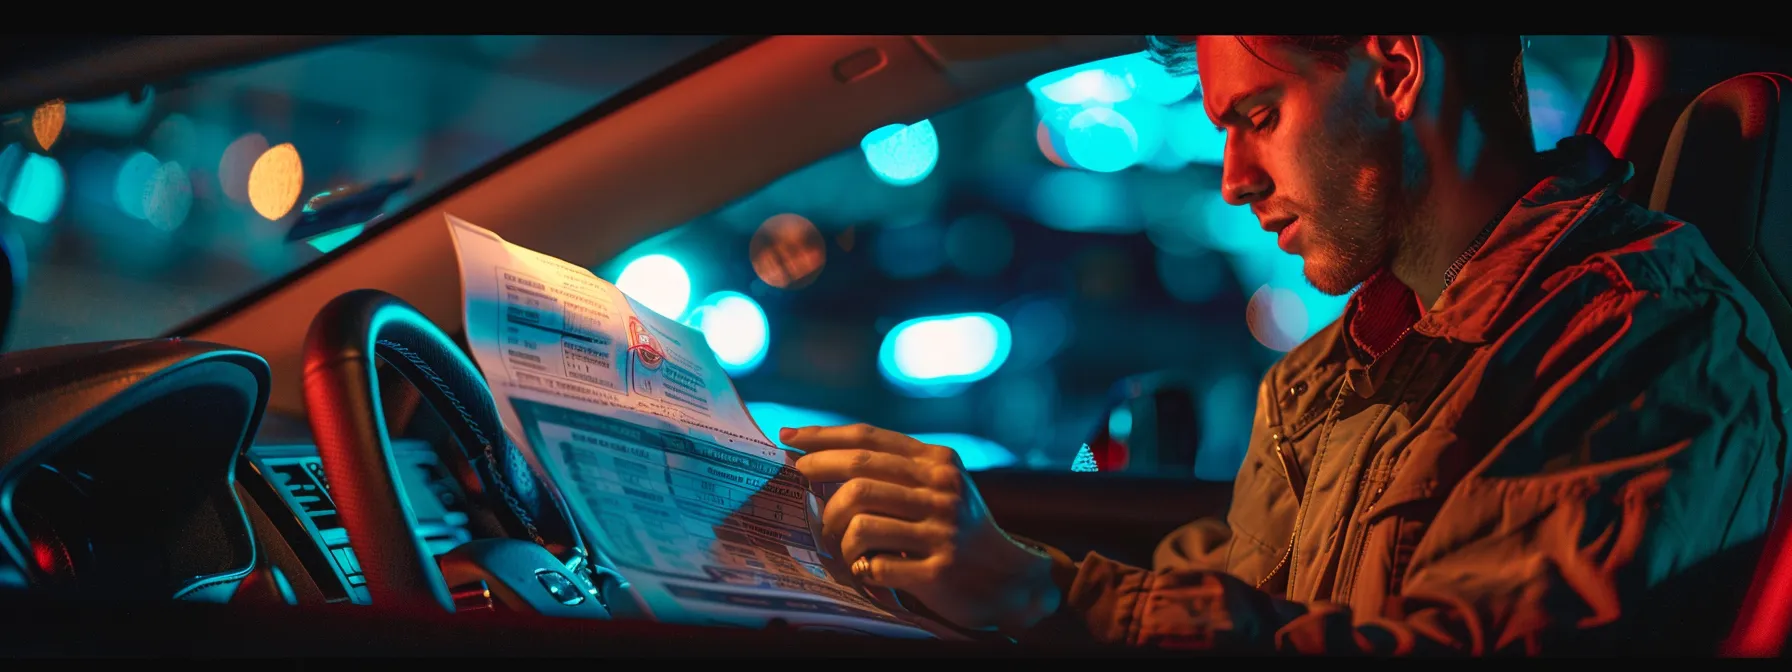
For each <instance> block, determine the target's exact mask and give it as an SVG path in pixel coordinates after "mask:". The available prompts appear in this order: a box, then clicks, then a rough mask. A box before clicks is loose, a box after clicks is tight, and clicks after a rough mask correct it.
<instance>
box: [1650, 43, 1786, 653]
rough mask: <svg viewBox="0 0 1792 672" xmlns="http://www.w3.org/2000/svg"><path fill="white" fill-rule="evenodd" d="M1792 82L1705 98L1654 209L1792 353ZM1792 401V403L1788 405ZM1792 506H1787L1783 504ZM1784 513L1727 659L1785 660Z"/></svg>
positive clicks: (1671, 152)
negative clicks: (1694, 233) (1700, 244)
mask: <svg viewBox="0 0 1792 672" xmlns="http://www.w3.org/2000/svg"><path fill="white" fill-rule="evenodd" d="M1789 91H1792V77H1787V76H1786V75H1783V74H1779V73H1765V72H1763V73H1750V74H1745V75H1738V76H1736V77H1732V78H1730V79H1728V80H1725V81H1723V82H1722V83H1719V84H1718V85H1716V86H1713V87H1711V88H1709V89H1706V90H1705V92H1704V93H1701V94H1699V96H1698V98H1695V99H1694V100H1693V102H1692V103H1691V104H1690V105H1688V106H1687V108H1686V111H1685V112H1684V113H1683V114H1681V115H1680V120H1679V122H1678V123H1676V124H1675V125H1674V131H1673V135H1671V136H1669V138H1668V145H1667V149H1666V150H1665V152H1664V153H1663V155H1662V160H1661V169H1660V171H1659V172H1658V173H1657V174H1656V181H1655V191H1654V193H1653V195H1652V197H1651V198H1650V201H1649V207H1650V208H1651V209H1653V210H1659V211H1662V212H1666V213H1668V214H1670V215H1673V216H1674V217H1677V218H1680V219H1683V220H1685V221H1687V222H1688V223H1690V224H1692V225H1693V226H1697V227H1699V231H1700V232H1701V233H1703V234H1704V236H1705V239H1706V240H1707V241H1708V242H1710V244H1711V247H1712V250H1713V251H1715V252H1716V253H1717V256H1718V257H1719V258H1720V259H1722V260H1723V262H1724V265H1725V266H1727V267H1728V268H1729V269H1730V271H1731V272H1732V273H1734V274H1735V275H1736V277H1737V279H1738V280H1740V281H1741V282H1742V284H1743V285H1744V286H1745V287H1747V288H1748V290H1749V292H1750V293H1752V294H1754V296H1755V298H1756V299H1757V300H1758V301H1760V303H1761V307H1762V308H1764V309H1766V311H1767V316H1768V320H1769V321H1770V322H1772V324H1773V330H1774V334H1775V335H1776V336H1778V337H1779V342H1780V349H1781V350H1782V351H1783V352H1788V353H1792V152H1789V151H1781V150H1782V149H1784V148H1786V147H1787V146H1788V145H1789V144H1792V107H1789V106H1788V105H1787V104H1786V101H1785V97H1786V94H1787V93H1788V92H1789ZM1782 403H1792V400H1782ZM1782 509H1783V507H1782ZM1784 513H1785V512H1784V511H1783V510H1782V512H1781V515H1778V516H1776V518H1777V522H1776V524H1775V527H1774V529H1773V531H1772V532H1771V533H1770V535H1769V537H1768V539H1767V540H1766V544H1765V550H1764V554H1763V555H1762V556H1761V558H1762V559H1761V561H1760V564H1759V567H1758V569H1757V571H1756V576H1755V580H1754V583H1753V584H1752V585H1751V586H1750V588H1749V593H1748V597H1747V598H1746V599H1745V601H1744V603H1743V607H1742V610H1741V613H1740V614H1739V615H1738V619H1737V621H1736V623H1735V626H1734V628H1733V630H1732V632H1731V635H1730V640H1729V641H1728V642H1727V643H1726V644H1725V653H1728V654H1731V655H1747V656H1776V655H1779V654H1780V653H1781V650H1782V647H1783V646H1784V644H1785V643H1786V640H1787V636H1788V634H1789V633H1792V548H1789V547H1788V544H1789V543H1792V539H1789V538H1788V532H1792V528H1789V527H1788V525H1787V522H1788V521H1787V516H1785V515H1784Z"/></svg>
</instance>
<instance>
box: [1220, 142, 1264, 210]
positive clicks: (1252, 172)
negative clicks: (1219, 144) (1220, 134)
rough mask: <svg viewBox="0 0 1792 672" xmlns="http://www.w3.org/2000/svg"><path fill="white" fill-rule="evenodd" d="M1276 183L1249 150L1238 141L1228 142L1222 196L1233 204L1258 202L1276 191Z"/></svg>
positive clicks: (1221, 183)
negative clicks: (1240, 145) (1239, 144)
mask: <svg viewBox="0 0 1792 672" xmlns="http://www.w3.org/2000/svg"><path fill="white" fill-rule="evenodd" d="M1274 189H1275V185H1274V183H1273V182H1271V181H1270V179H1269V173H1266V172H1264V171H1263V167H1262V166H1261V165H1258V163H1257V161H1256V160H1255V159H1254V158H1252V157H1251V156H1250V155H1249V152H1248V151H1246V150H1245V149H1243V148H1241V147H1239V146H1238V143H1234V142H1227V143H1226V153H1225V161H1224V162H1223V167H1222V168H1221V172H1220V196H1221V197H1223V198H1225V199H1226V202H1227V203H1229V204H1231V205H1248V204H1251V203H1256V202H1257V201H1261V200H1263V199H1265V198H1267V197H1269V194H1270V192H1271V191H1274Z"/></svg>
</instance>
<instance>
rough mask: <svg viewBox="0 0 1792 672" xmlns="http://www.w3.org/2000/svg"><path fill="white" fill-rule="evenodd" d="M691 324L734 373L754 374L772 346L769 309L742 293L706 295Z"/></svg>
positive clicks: (692, 314)
mask: <svg viewBox="0 0 1792 672" xmlns="http://www.w3.org/2000/svg"><path fill="white" fill-rule="evenodd" d="M687 323H689V324H690V325H691V326H693V327H696V328H697V330H699V331H702V332H703V340H704V342H706V343H708V344H709V349H710V351H711V352H714V353H715V354H716V360H717V361H720V362H721V363H722V368H723V369H726V370H727V371H728V373H729V374H730V375H734V376H743V375H746V374H748V373H752V372H753V370H754V369H756V368H759V365H760V364H761V363H762V362H764V361H765V353H766V350H768V349H769V348H770V346H771V329H770V325H769V323H768V322H767V321H766V318H765V309H763V308H761V307H760V306H759V302H757V301H754V300H753V298H752V297H749V296H747V295H745V294H742V293H740V292H735V291H721V292H716V293H714V294H711V295H709V296H707V297H705V298H704V299H703V301H702V302H700V303H698V304H697V307H696V308H695V309H693V310H692V311H691V317H690V318H689V319H688V320H687Z"/></svg>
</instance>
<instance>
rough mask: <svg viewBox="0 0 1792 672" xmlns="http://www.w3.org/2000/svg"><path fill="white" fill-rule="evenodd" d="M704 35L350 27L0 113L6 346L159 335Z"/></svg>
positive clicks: (689, 50)
mask: <svg viewBox="0 0 1792 672" xmlns="http://www.w3.org/2000/svg"><path fill="white" fill-rule="evenodd" d="M719 41H720V40H719V38H715V37H700V36H670V37H668V36H635V35H607V36H466V35H459V36H428V37H391V38H376V39H362V40H353V41H349V42H345V43H340V44H337V45H335V46H330V47H326V48H320V49H315V50H311V51H307V52H303V53H299V54H296V55H291V56H286V57H282V58H279V59H275V60H271V61H266V62H262V63H258V64H255V65H252V66H248V67H241V68H237V69H233V70H228V71H222V72H213V73H207V74H203V75H199V76H194V77H189V78H185V79H183V80H180V81H175V82H162V83H156V84H152V85H150V86H145V87H142V88H141V89H139V90H137V91H134V92H130V93H127V94H121V95H119V96H117V97H114V98H109V99H102V100H93V101H81V102H66V103H64V102H62V101H49V102H46V103H44V104H42V105H39V106H37V107H36V108H34V109H31V110H23V111H18V112H16V113H14V114H10V115H7V116H6V117H5V118H4V122H5V123H4V124H3V125H0V203H3V204H4V206H5V212H4V214H0V235H6V236H9V237H12V238H14V239H15V240H14V242H15V243H17V244H19V245H20V246H21V247H22V248H23V250H24V251H25V257H26V266H27V274H28V275H27V278H26V282H25V285H24V288H23V292H22V295H21V297H20V299H21V302H20V305H19V307H18V312H17V314H16V315H15V316H14V321H13V323H12V326H11V328H10V331H11V333H10V334H7V335H6V340H5V344H4V345H5V349H6V350H9V351H10V350H21V349H26V348H35V347H42V346H49V345H57V344H62V343H72V342H86V341H99V340H109V339H119V338H142V337H148V336H153V335H156V334H159V333H162V332H165V331H167V330H168V329H169V328H171V327H174V326H175V325H177V324H179V323H180V322H182V321H185V320H187V319H189V318H192V317H194V316H197V315H199V314H201V313H203V312H205V311H207V310H210V309H212V308H214V307H216V306H219V305H222V304H224V303H225V302H227V301H230V300H231V299H233V298H236V297H238V296H241V295H243V294H245V293H247V292H249V291H251V290H253V289H254V288H256V287H258V286H261V285H263V284H266V283H269V282H271V281H273V280H275V279H277V278H279V277H280V276H282V275H285V274H287V273H290V272H292V271H294V270H296V269H298V268H299V267H300V266H303V265H304V264H306V263H307V262H309V261H311V260H313V259H316V258H317V257H319V256H321V255H323V254H324V253H326V252H328V251H329V250H332V249H334V248H336V247H338V246H341V245H342V244H343V243H345V242H348V241H349V240H351V239H353V238H354V237H355V236H357V235H360V234H361V233H362V232H364V231H365V230H366V227H367V225H368V224H371V223H374V222H376V221H378V220H379V219H380V218H381V217H383V216H384V215H386V214H389V213H393V212H395V211H397V210H398V209H400V208H403V207H404V206H405V205H407V204H410V203H412V202H415V201H416V200H417V199H419V198H421V197H423V196H426V195H428V194H429V193H430V192H432V191H434V190H436V189H439V188H441V187H443V186H445V185H447V184H449V183H451V182H453V181H454V180H456V179H457V178H459V177H461V176H463V175H466V174H467V173H469V172H470V171H473V170H474V169H476V168H478V167H479V166H480V165H481V164H483V163H485V162H487V161H490V160H492V159H494V158H496V157H498V156H500V155H501V154H503V153H505V152H507V151H510V150H512V149H514V148H516V147H518V146H520V145H522V144H524V143H527V142H528V141H530V140H531V139H534V138H536V137H539V136H540V135H542V134H543V133H546V132H547V131H549V130H551V129H553V128H554V127H556V126H558V125H560V124H563V123H565V122H567V121H568V120H570V119H572V118H573V117H575V116H577V115H579V114H580V113H581V112H584V111H586V110H588V109H590V108H592V107H594V106H596V105H598V104H599V103H602V102H603V101H604V100H606V99H608V98H609V97H611V96H613V95H615V94H617V93H618V92H621V91H622V90H624V89H627V88H629V87H630V86H633V85H635V84H637V83H639V82H641V81H642V80H644V79H646V78H647V77H649V76H651V75H653V74H655V73H657V72H659V71H661V70H664V69H666V68H667V67H669V66H671V65H673V64H675V63H677V62H679V61H681V60H684V59H686V58H688V57H690V56H692V55H694V54H696V53H697V52H699V51H701V50H703V49H704V48H706V47H709V46H711V45H714V44H715V43H717V42H719Z"/></svg>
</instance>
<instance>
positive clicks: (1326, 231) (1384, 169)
mask: <svg viewBox="0 0 1792 672" xmlns="http://www.w3.org/2000/svg"><path fill="white" fill-rule="evenodd" d="M1402 130H1403V129H1401V128H1400V127H1399V126H1394V127H1391V128H1388V129H1386V130H1385V131H1383V132H1382V133H1378V134H1377V135H1379V136H1380V137H1374V138H1371V137H1368V136H1367V134H1365V133H1363V132H1362V130H1361V129H1360V128H1352V129H1350V130H1349V131H1348V132H1346V133H1345V134H1343V137H1342V138H1341V140H1342V142H1339V143H1338V144H1337V145H1334V146H1331V147H1327V148H1325V150H1322V151H1321V152H1319V153H1320V166H1321V167H1322V169H1323V170H1324V171H1326V172H1327V173H1329V174H1332V175H1351V176H1353V177H1352V179H1351V180H1350V181H1349V182H1348V183H1345V182H1338V183H1335V184H1336V185H1337V186H1335V187H1333V188H1331V189H1329V190H1328V192H1329V193H1327V194H1326V196H1327V198H1324V199H1322V201H1323V205H1322V209H1321V211H1320V212H1321V213H1323V215H1322V216H1325V217H1326V219H1327V220H1329V221H1328V222H1327V225H1326V226H1314V227H1309V235H1311V236H1312V237H1313V239H1314V242H1315V243H1316V245H1315V247H1316V251H1317V254H1318V255H1322V256H1321V257H1320V258H1318V259H1315V260H1309V261H1308V262H1307V263H1306V264H1305V275H1306V277H1307V282H1309V283H1311V284H1312V285H1313V287H1314V288H1315V289H1318V290H1319V291H1321V292H1324V293H1326V294H1330V295H1332V296H1342V295H1344V294H1347V293H1349V292H1351V291H1352V290H1354V289H1356V287H1357V286H1358V285H1360V284H1362V283H1363V281H1365V280H1368V279H1369V277H1370V276H1372V275H1374V274H1375V272H1376V271H1379V270H1381V269H1383V268H1387V267H1389V266H1391V265H1393V264H1395V263H1400V262H1401V261H1402V260H1405V259H1412V258H1416V257H1417V256H1422V254H1423V252H1424V250H1423V249H1421V248H1424V247H1425V246H1426V245H1428V239H1427V238H1426V237H1425V236H1423V235H1420V234H1421V233H1422V232H1421V231H1418V230H1417V229H1418V228H1419V227H1418V226H1417V224H1416V222H1417V221H1418V220H1419V219H1420V217H1419V214H1420V213H1419V211H1418V208H1417V207H1416V204H1417V203H1419V202H1420V197H1421V196H1422V195H1423V194H1424V193H1425V190H1426V189H1427V187H1428V185H1427V184H1426V181H1425V179H1424V177H1425V174H1426V171H1425V169H1424V168H1425V166H1424V156H1423V154H1421V153H1420V152H1419V151H1418V148H1417V145H1416V143H1413V142H1408V141H1406V140H1408V139H1407V138H1404V137H1402V136H1403V133H1402ZM1326 205H1329V206H1330V207H1325V206H1326ZM1313 261H1318V262H1319V263H1313Z"/></svg>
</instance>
